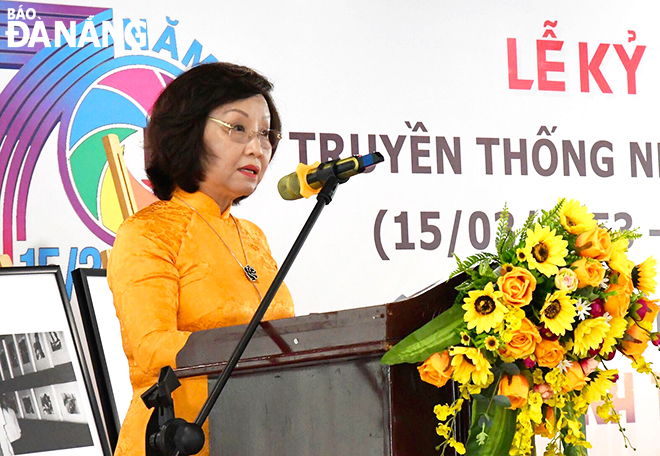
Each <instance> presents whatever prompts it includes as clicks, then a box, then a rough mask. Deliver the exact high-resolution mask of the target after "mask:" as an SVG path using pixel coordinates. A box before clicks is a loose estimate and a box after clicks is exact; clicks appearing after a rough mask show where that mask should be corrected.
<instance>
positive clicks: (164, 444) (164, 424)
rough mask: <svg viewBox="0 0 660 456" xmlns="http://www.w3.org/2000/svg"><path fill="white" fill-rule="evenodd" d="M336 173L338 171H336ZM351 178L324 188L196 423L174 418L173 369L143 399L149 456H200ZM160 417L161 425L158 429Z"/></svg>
mask: <svg viewBox="0 0 660 456" xmlns="http://www.w3.org/2000/svg"><path fill="white" fill-rule="evenodd" d="M333 171H334V170H333ZM347 180H348V179H341V178H339V177H337V175H336V173H334V172H333V175H332V176H331V177H330V178H329V179H328V180H327V181H326V182H325V184H324V186H323V188H322V189H321V191H320V192H319V194H318V195H317V197H316V200H317V201H316V205H315V206H314V209H312V212H311V214H310V215H309V217H308V219H307V222H305V225H304V226H303V228H302V230H301V232H300V234H299V235H298V238H296V241H295V242H294V243H293V246H292V247H291V250H290V251H289V254H288V255H287V257H286V259H285V260H284V262H283V263H282V266H281V267H280V269H279V271H278V272H277V275H275V278H274V279H273V283H271V285H270V287H269V288H268V291H267V292H266V295H265V296H264V297H263V299H262V301H261V304H259V307H258V308H257V311H256V313H255V314H254V316H253V317H252V320H251V321H250V323H249V324H248V326H247V328H246V329H245V332H244V333H243V336H242V337H241V340H240V341H239V342H238V345H237V346H236V348H235V349H234V352H233V353H232V355H231V357H230V358H229V361H228V362H227V366H226V367H225V369H224V370H223V371H222V374H220V378H218V381H217V383H216V384H215V386H214V387H213V389H212V390H211V393H210V394H209V397H208V398H207V400H206V402H205V403H204V405H203V406H202V408H201V410H200V411H199V414H198V415H197V418H195V421H194V423H188V422H186V421H185V420H183V419H181V418H174V405H173V402H172V399H171V394H172V391H173V390H174V389H176V388H178V386H180V383H179V381H178V379H176V377H175V376H174V372H173V371H172V368H171V367H169V366H165V367H163V369H161V372H160V376H159V378H158V383H156V384H155V385H153V386H152V387H151V388H149V390H147V391H146V392H145V393H144V394H143V395H142V400H143V401H144V402H145V405H146V406H147V408H154V412H153V414H152V417H151V420H150V422H149V423H150V425H149V426H148V427H147V433H146V456H172V455H173V456H187V455H192V454H197V453H199V451H200V450H201V449H202V447H203V446H204V432H203V431H202V425H203V424H204V422H205V421H206V419H207V418H208V416H209V413H211V409H212V408H213V406H214V405H215V403H216V402H217V401H218V398H219V397H220V394H221V393H222V390H223V389H224V387H225V385H226V384H227V381H228V380H229V377H230V376H231V374H232V372H233V371H234V369H235V368H236V365H237V364H238V360H239V359H240V358H241V356H242V355H243V352H244V351H245V348H246V347H247V345H248V343H249V342H250V340H251V339H252V336H254V333H255V332H256V330H257V327H258V326H259V324H260V323H261V320H262V319H263V317H264V315H265V314H266V311H267V310H268V307H269V306H270V303H271V302H272V301H273V298H274V297H275V294H276V293H277V291H278V290H279V288H280V285H282V282H284V277H285V276H286V275H287V273H288V272H289V269H291V265H292V264H293V262H294V260H295V259H296V257H297V256H298V253H299V252H300V249H301V248H302V246H303V244H304V243H305V240H306V239H307V236H308V235H309V233H310V232H311V230H312V227H313V226H314V224H315V223H316V220H317V219H318V218H319V216H320V215H321V212H322V211H323V208H324V207H325V206H327V205H328V204H330V203H331V202H332V198H333V196H334V194H335V190H336V189H337V186H338V185H339V184H342V183H344V182H346V181H347ZM156 418H157V421H158V426H157V427H156V423H155V421H156Z"/></svg>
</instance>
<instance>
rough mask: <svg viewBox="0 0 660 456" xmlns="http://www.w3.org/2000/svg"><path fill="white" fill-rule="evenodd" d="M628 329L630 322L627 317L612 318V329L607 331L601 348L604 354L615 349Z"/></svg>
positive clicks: (601, 352)
mask: <svg viewBox="0 0 660 456" xmlns="http://www.w3.org/2000/svg"><path fill="white" fill-rule="evenodd" d="M626 329H628V322H627V321H626V319H625V318H623V317H614V318H612V319H611V320H610V329H609V330H608V331H607V334H606V335H605V339H604V340H603V346H602V347H601V349H600V354H601V355H602V356H606V355H608V354H609V353H611V352H612V350H614V348H615V347H616V344H617V343H618V342H619V339H621V338H622V337H623V335H624V334H625V333H626Z"/></svg>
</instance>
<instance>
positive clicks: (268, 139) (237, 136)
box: [209, 116, 282, 150]
mask: <svg viewBox="0 0 660 456" xmlns="http://www.w3.org/2000/svg"><path fill="white" fill-rule="evenodd" d="M209 119H211V120H212V121H213V122H216V123H219V124H220V125H222V126H223V127H225V128H227V130H229V131H228V133H227V134H228V135H229V137H230V138H231V139H232V140H233V141H235V142H237V143H240V144H247V143H249V142H250V141H252V138H254V137H255V135H257V136H258V137H259V144H261V147H262V148H263V149H267V150H272V149H275V148H276V147H277V143H278V142H280V139H282V133H280V132H279V131H277V130H271V129H268V130H261V131H247V130H246V129H245V127H244V126H243V125H241V124H236V125H232V124H230V123H227V122H224V121H222V120H220V119H216V118H215V117H211V116H209Z"/></svg>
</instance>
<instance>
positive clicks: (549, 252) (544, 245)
mask: <svg viewBox="0 0 660 456" xmlns="http://www.w3.org/2000/svg"><path fill="white" fill-rule="evenodd" d="M567 246H568V242H567V241H565V240H564V239H563V238H562V237H561V236H556V235H555V230H552V231H551V230H550V228H549V227H547V226H545V227H542V226H541V225H539V224H538V223H537V224H536V225H535V226H534V231H532V230H527V239H526V241H525V250H526V253H527V264H529V268H530V269H538V270H539V272H540V273H541V274H543V275H545V276H546V277H550V276H551V275H553V274H557V271H559V268H558V266H566V261H565V260H564V258H565V257H566V255H568V249H566V247H567Z"/></svg>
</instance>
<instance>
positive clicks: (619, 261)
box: [607, 238, 635, 275]
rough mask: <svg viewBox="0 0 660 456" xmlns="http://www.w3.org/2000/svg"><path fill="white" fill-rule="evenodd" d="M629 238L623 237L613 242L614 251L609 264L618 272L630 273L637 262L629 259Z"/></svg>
mask: <svg viewBox="0 0 660 456" xmlns="http://www.w3.org/2000/svg"><path fill="white" fill-rule="evenodd" d="M626 250H628V239H625V238H622V239H619V240H617V241H615V242H613V243H612V253H611V254H610V259H609V261H608V262H607V264H608V265H609V266H610V268H612V269H614V270H615V271H616V272H618V273H621V274H625V275H630V273H631V272H632V270H633V267H634V266H635V263H633V262H632V261H630V260H629V259H628V255H626Z"/></svg>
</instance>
